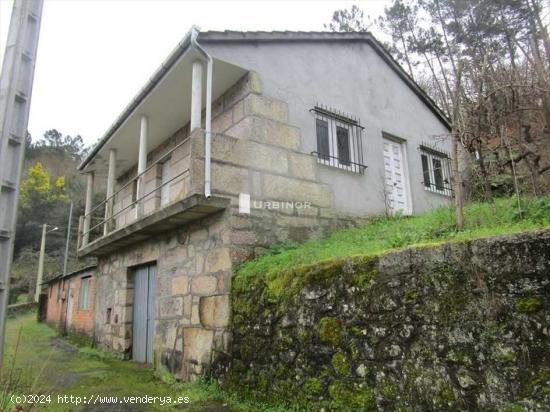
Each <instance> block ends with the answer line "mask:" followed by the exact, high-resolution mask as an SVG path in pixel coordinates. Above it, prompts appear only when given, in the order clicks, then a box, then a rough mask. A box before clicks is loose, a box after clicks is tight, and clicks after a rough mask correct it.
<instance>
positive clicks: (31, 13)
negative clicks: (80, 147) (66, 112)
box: [0, 0, 43, 369]
mask: <svg viewBox="0 0 550 412" xmlns="http://www.w3.org/2000/svg"><path fill="white" fill-rule="evenodd" d="M42 3H43V0H15V1H14V2H13V12H12V15H11V20H10V27H9V30H8V36H7V41H6V53H5V54H4V61H3V64H2V71H1V73H0V205H2V207H1V208H0V369H1V368H2V359H3V352H4V334H5V329H6V311H7V307H8V298H9V279H10V273H11V262H12V258H13V243H14V238H15V222H16V217H17V200H18V195H19V181H20V180H21V170H22V168H23V156H24V151H25V137H26V133H27V124H28V121H29V110H30V103H31V96H32V84H33V79H34V66H35V62H36V51H37V48H38V35H39V33H40V22H41V16H42Z"/></svg>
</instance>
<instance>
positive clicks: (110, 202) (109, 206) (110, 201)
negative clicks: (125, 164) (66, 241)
mask: <svg viewBox="0 0 550 412" xmlns="http://www.w3.org/2000/svg"><path fill="white" fill-rule="evenodd" d="M115 172H116V149H110V150H109V172H108V174H107V195H106V196H105V224H104V225H103V234H104V235H106V234H108V233H109V232H110V231H111V230H113V228H114V225H113V223H114V222H113V221H112V220H111V218H112V217H113V207H114V204H115V199H114V198H113V193H114V192H115Z"/></svg>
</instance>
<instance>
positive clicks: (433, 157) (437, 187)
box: [419, 144, 453, 196]
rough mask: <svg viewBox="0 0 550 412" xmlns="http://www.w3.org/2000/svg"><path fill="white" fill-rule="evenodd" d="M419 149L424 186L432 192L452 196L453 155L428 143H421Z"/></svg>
mask: <svg viewBox="0 0 550 412" xmlns="http://www.w3.org/2000/svg"><path fill="white" fill-rule="evenodd" d="M419 150H420V161H421V163H422V177H423V179H422V184H423V185H424V188H425V189H426V190H429V191H430V192H435V193H439V194H442V195H445V196H452V195H453V188H452V185H451V157H450V156H449V155H448V154H447V153H445V152H443V151H440V150H438V149H437V148H435V147H432V146H430V145H428V144H422V145H420V147H419Z"/></svg>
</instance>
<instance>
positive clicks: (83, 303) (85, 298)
mask: <svg viewBox="0 0 550 412" xmlns="http://www.w3.org/2000/svg"><path fill="white" fill-rule="evenodd" d="M91 280H92V278H91V276H88V277H85V278H81V279H80V297H79V299H78V302H79V304H78V307H79V308H80V309H88V308H89V307H90V283H91Z"/></svg>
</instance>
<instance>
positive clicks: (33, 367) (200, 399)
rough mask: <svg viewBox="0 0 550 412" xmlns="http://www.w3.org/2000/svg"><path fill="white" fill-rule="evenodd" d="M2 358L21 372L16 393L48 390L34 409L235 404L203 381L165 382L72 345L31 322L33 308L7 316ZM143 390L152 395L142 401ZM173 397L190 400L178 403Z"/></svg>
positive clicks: (215, 410)
mask: <svg viewBox="0 0 550 412" xmlns="http://www.w3.org/2000/svg"><path fill="white" fill-rule="evenodd" d="M14 359H15V361H14ZM4 362H5V364H6V365H14V366H15V370H17V371H18V376H20V377H21V378H20V385H19V386H20V389H19V390H18V391H17V392H18V393H42V394H46V395H49V396H50V398H49V399H50V400H49V402H45V403H44V404H42V405H40V406H39V407H38V409H39V410H46V411H48V410H49V411H136V412H140V411H159V410H162V411H165V410H187V411H211V412H223V411H229V410H235V408H229V407H227V406H226V405H225V403H224V402H223V399H221V398H222V396H223V395H222V394H221V392H219V391H216V390H215V389H212V388H211V387H208V386H207V385H206V386H205V385H201V384H197V383H195V384H176V383H171V384H168V383H165V382H163V381H162V380H161V379H159V377H157V376H155V374H154V372H153V370H152V369H151V368H149V367H146V366H143V365H140V364H136V363H134V362H129V361H122V360H119V359H115V358H113V357H112V356H111V355H110V354H109V353H108V352H106V351H101V350H98V349H92V348H80V347H77V346H75V345H73V344H71V343H69V342H67V341H66V340H64V339H61V338H59V337H57V336H56V332H55V331H54V330H52V329H51V328H49V327H48V326H47V325H44V324H38V323H36V321H35V317H34V314H26V315H20V316H18V317H17V318H13V319H9V321H8V323H7V330H6V353H5V358H4ZM70 396H72V399H70ZM144 396H150V397H156V400H155V402H151V401H148V402H147V403H144V402H145V398H144ZM130 397H134V398H133V399H130ZM178 397H180V399H183V398H184V397H187V398H188V399H189V401H188V403H184V402H181V403H180V402H178ZM78 402H79V403H80V404H78V405H77V403H78ZM162 403H164V405H163V404H162ZM237 409H241V408H237Z"/></svg>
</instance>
